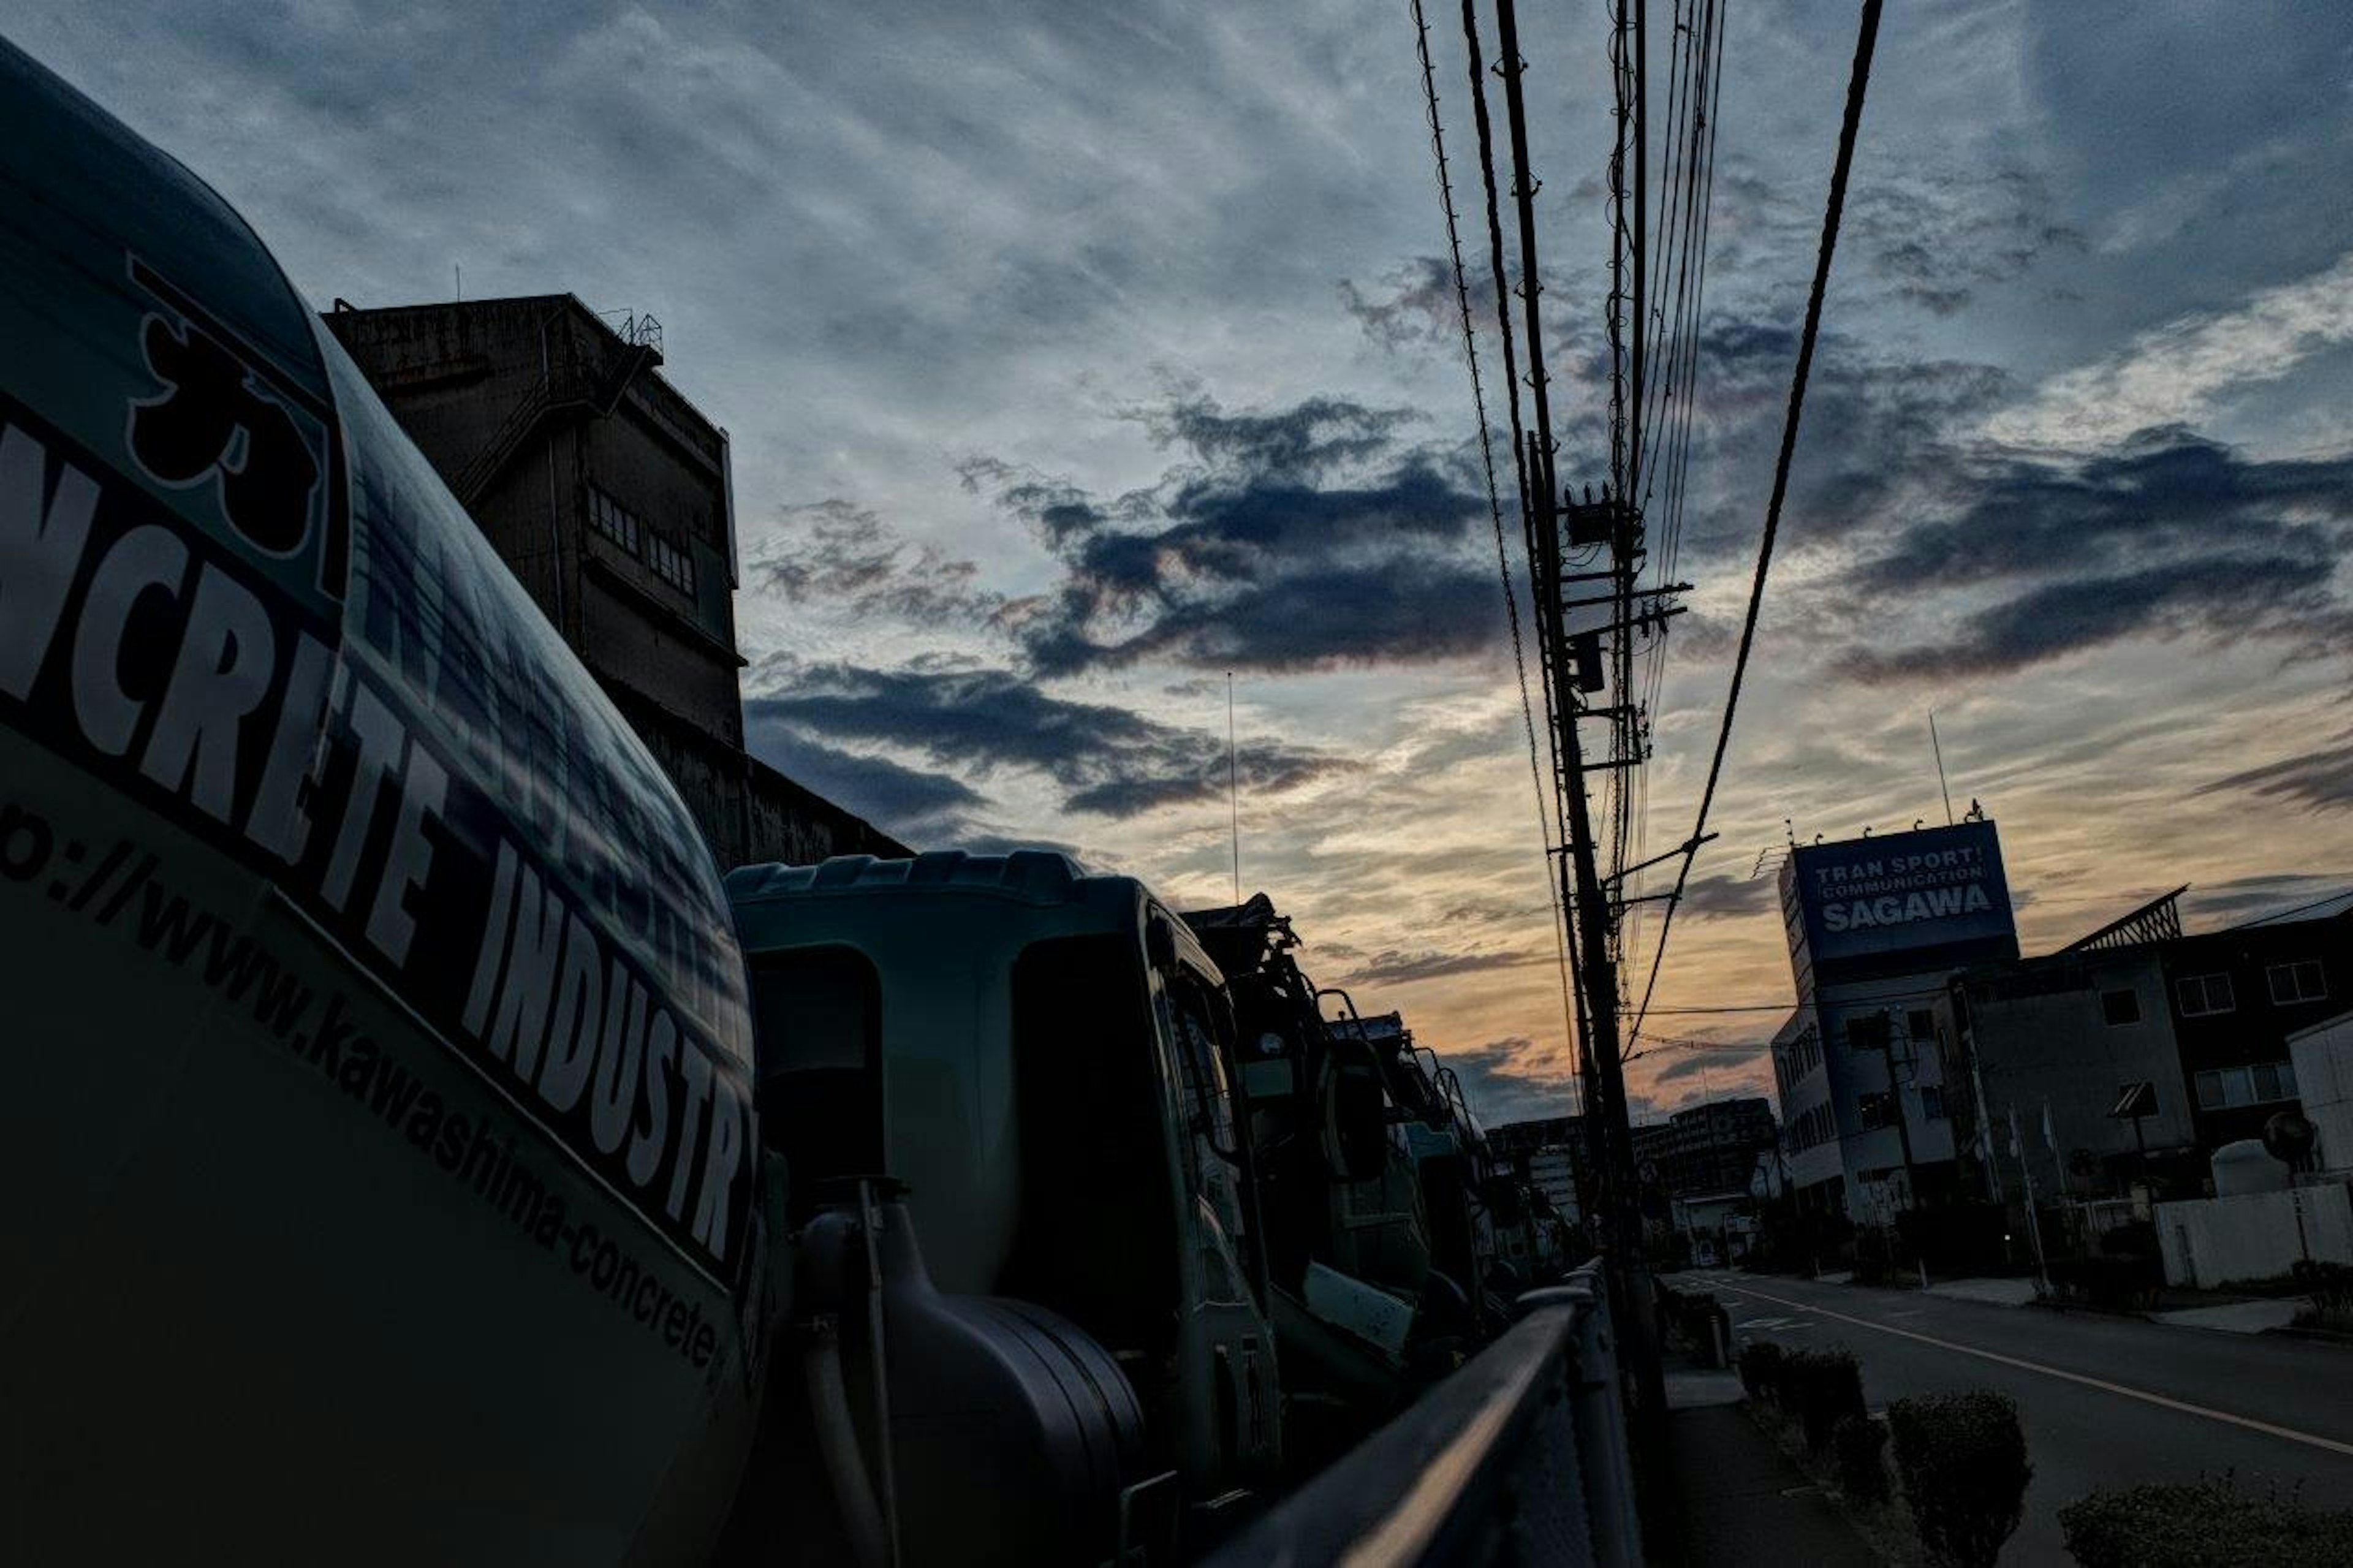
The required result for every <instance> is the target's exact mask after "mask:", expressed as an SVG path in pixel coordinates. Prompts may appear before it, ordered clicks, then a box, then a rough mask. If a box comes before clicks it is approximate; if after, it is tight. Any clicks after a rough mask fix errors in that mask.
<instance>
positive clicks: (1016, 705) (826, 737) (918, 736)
mask: <svg viewBox="0 0 2353 1568" xmlns="http://www.w3.org/2000/svg"><path fill="white" fill-rule="evenodd" d="M744 721H745V722H746V724H747V725H754V726H776V727H781V728H783V729H786V730H788V731H794V732H797V733H799V734H802V735H813V736H818V737H821V738H822V739H823V741H824V742H828V743H831V742H855V743H860V744H865V745H874V746H887V747H890V748H892V749H893V750H896V751H901V752H913V753H914V754H917V755H920V756H923V757H924V758H927V759H928V760H930V761H932V762H934V763H939V764H941V765H943V766H945V767H952V768H955V769H956V770H957V771H958V772H959V773H965V774H967V775H970V774H982V775H985V774H987V773H992V772H994V771H995V770H997V769H998V768H1004V767H1010V768H1018V769H1022V770H1027V771H1030V772H1035V773H1044V774H1046V775H1048V776H1050V778H1052V779H1053V780H1054V781H1055V782H1056V784H1058V785H1059V786H1060V789H1061V791H1062V804H1063V805H1064V806H1065V807H1066V808H1068V809H1070V810H1071V811H1083V812H1092V813H1095V814H1098V815H1101V816H1113V817H1126V816H1136V815H1138V814H1140V813H1143V812H1146V811H1150V810H1152V809H1154V808H1155V807H1157V806H1163V805H1185V804H1189V803H1191V802H1194V801H1199V800H1208V799H1213V798H1218V797H1220V796H1222V795H1224V794H1225V792H1226V752H1225V742H1224V737H1223V736H1219V735H1212V734H1210V733H1208V732H1207V731H1197V730H1184V729H1179V728H1177V727H1176V726H1174V725H1169V724H1163V723H1159V722H1157V721H1154V720H1151V719H1146V718H1145V717H1144V716H1142V715H1141V714H1138V713H1136V712H1134V711H1133V710H1129V709H1125V708H1115V707H1111V706H1108V705H1104V704H1099V703H1090V702H1075V701H1071V700H1067V699H1064V698H1059V697H1054V696H1050V695H1049V694H1048V693H1046V692H1045V691H1043V690H1040V689H1039V688H1038V687H1037V686H1035V685H1033V684H1032V683H1030V682H1029V681H1028V680H1026V679H1022V678H1021V677H1020V676H1018V675H1017V674H1014V673H1013V672H1012V671H1009V670H1003V669H969V668H900V669H889V670H885V669H868V668H860V667H858V666H854V665H848V664H830V665H811V666H804V667H800V668H797V669H796V670H794V671H793V672H792V673H791V674H790V675H789V676H788V677H787V678H786V680H785V682H784V684H783V685H782V686H780V687H779V688H777V689H773V690H770V691H768V692H767V693H765V694H764V695H762V696H758V697H754V698H751V699H749V700H746V701H745V702H744ZM1235 762H1236V765H1237V767H1238V769H1239V773H1240V783H1241V785H1242V787H1243V788H1244V789H1246V790H1248V791H1250V792H1251V793H1252V794H1253V795H1279V794H1281V793H1282V792H1283V791H1285V790H1291V789H1296V788H1298V787H1299V786H1301V785H1302V784H1309V783H1312V782H1314V780H1316V779H1319V778H1324V777H1327V776H1329V775H1332V774H1334V773H1339V772H1341V771H1344V770H1345V769H1346V768H1347V767H1348V766H1350V764H1349V763H1347V762H1345V760H1344V759H1341V758H1336V757H1334V756H1332V755H1330V754H1329V753H1327V752H1318V751H1314V750H1311V749H1309V748H1306V747H1300V746H1291V745H1286V744H1282V743H1281V742H1260V741H1253V742H1247V743H1245V744H1243V745H1241V746H1240V747H1239V748H1238V749H1237V752H1236V754H1235Z"/></svg>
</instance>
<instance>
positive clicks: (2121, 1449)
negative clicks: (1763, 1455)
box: [1677, 1272, 2353, 1563]
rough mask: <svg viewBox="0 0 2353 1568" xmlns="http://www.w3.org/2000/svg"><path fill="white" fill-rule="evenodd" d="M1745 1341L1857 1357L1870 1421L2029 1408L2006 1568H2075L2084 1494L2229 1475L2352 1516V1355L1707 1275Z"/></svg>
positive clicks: (2090, 1317)
mask: <svg viewBox="0 0 2353 1568" xmlns="http://www.w3.org/2000/svg"><path fill="white" fill-rule="evenodd" d="M1677 1284H1678V1286H1679V1288H1683V1289H1694V1288H1696V1289H1708V1290H1712V1291H1714V1292H1715V1295H1716V1297H1717V1299H1718V1300H1721V1301H1723V1302H1724V1304H1725V1309H1726V1310H1728V1311H1729V1312H1730V1313H1731V1315H1732V1321H1733V1325H1734V1329H1735V1332H1736V1336H1737V1337H1738V1338H1739V1339H1740V1340H1742V1341H1744V1342H1745V1341H1748V1340H1753V1339H1769V1340H1776V1341H1778V1342H1781V1343H1783V1344H1786V1345H1790V1346H1802V1347H1806V1348H1810V1349H1815V1350H1820V1349H1827V1348H1829V1347H1831V1346H1835V1345H1843V1346H1845V1347H1846V1348H1847V1349H1849V1350H1851V1351H1852V1352H1854V1353H1855V1355H1856V1357H1857V1358H1858V1359H1859V1360H1860V1361H1861V1362H1862V1386H1863V1395H1864V1397H1865V1398H1866V1399H1867V1400H1868V1401H1869V1402H1870V1404H1871V1406H1872V1408H1873V1410H1878V1409H1880V1408H1883V1406H1885V1405H1887V1403H1888V1402H1889V1401H1891V1400H1895V1399H1901V1398H1904V1397H1905V1396H1906V1395H1907V1394H1942V1393H1948V1392H1952V1391H1956V1390H1960V1389H1969V1388H1989V1389H1993V1390H1996V1391H1998V1392H2000V1393H2002V1394H2009V1395H2010V1397H2011V1398H2012V1399H2015V1400H2016V1401H2017V1402H2018V1414H2019V1419H2020V1421H2021V1423H2022V1424H2023V1425H2024V1426H2025V1428H2026V1448H2027V1458H2028V1459H2029V1460H2030V1461H2031V1463H2032V1465H2033V1466H2034V1479H2033V1481H2032V1482H2031V1484H2030V1485H2029V1487H2028V1489H2027V1494H2026V1517H2025V1518H2024V1520H2023V1521H2021V1523H2020V1525H2019V1529H2018V1533H2017V1534H2016V1535H2015V1536H2013V1537H2011V1538H2010V1548H2009V1550H2008V1551H2006V1552H2003V1554H2002V1561H2003V1563H2067V1562H2069V1561H2070V1559H2069V1558H2068V1556H2067V1552H2066V1548H2065V1547H2064V1545H2063V1543H2062V1540H2061V1536H2060V1532H2059V1510H2061V1509H2062V1508H2063V1507H2065V1506H2066V1505H2067V1504H2068V1503H2070V1502H2073V1500H2076V1499H2077V1498H2080V1497H2082V1496H2083V1495H2084V1493H2086V1492H2089V1491H2094V1490H2096V1489H2102V1488H2107V1487H2116V1486H2129V1485H2134V1484H2137V1483H2139V1482H2144V1481H2175V1480H2179V1481H2189V1480H2196V1479H2199V1478H2200V1476H2215V1475H2220V1474H2221V1472H2223V1471H2226V1470H2228V1471H2233V1472H2235V1473H2236V1477H2237V1479H2238V1481H2239V1483H2240V1484H2241V1485H2242V1487H2252V1488H2253V1489H2255V1490H2256V1491H2257V1492H2259V1493H2260V1492H2262V1491H2263V1490H2264V1489H2266V1488H2268V1487H2270V1486H2271V1485H2273V1484H2274V1483H2276V1484H2277V1485H2278V1486H2279V1487H2280V1488H2281V1489H2282V1490H2283V1491H2285V1490H2287V1489H2294V1488H2299V1487H2300V1488H2301V1496H2302V1498H2303V1500H2304V1501H2306V1502H2307V1503H2311V1504H2315V1505H2318V1506H2322V1507H2336V1508H2342V1507H2346V1506H2348V1505H2353V1349H2348V1348H2346V1347H2342V1346H2337V1345H2328V1344H2315V1343H2312V1342H2307V1341H2300V1340H2293V1339H2288V1338H2284V1337H2283V1336H2279V1335H2266V1334H2230V1333H2221V1332H2219V1331H2213V1330H2207V1329H2191V1328H2179V1327H2171V1326H2167V1325H2163V1324H2158V1323H2150V1322H2144V1321H2137V1320H2134V1319H2128V1318H2114V1317H2107V1316H2103V1315H2095V1314H2091V1313H2079V1312H2057V1311H2052V1310H2045V1309H2042V1308H2036V1307H2002V1306H1993V1305H1988V1304H1984V1303H1980V1302H1976V1301H1959V1300H1951V1299H1949V1298H1946V1297H1938V1296H1930V1295H1924V1294H1923V1293H1921V1292H1920V1291H1917V1290H1882V1289H1864V1288H1861V1287H1857V1286H1852V1285H1826V1284H1819V1283H1816V1282H1814V1281H1811V1280H1805V1279H1783V1278H1780V1277H1778V1276H1751V1275H1745V1274H1727V1273H1717V1272H1702V1273H1694V1274H1687V1275H1683V1276H1681V1277H1679V1279H1678V1280H1677Z"/></svg>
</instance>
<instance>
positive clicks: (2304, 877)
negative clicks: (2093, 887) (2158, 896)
mask: <svg viewBox="0 0 2353 1568" xmlns="http://www.w3.org/2000/svg"><path fill="white" fill-rule="evenodd" d="M2348 890H2353V873H2347V872H2328V871H2280V872H2274V873H2271V874H2269V875H2264V876H2256V877H2232V878H2230V879H2226V880H2223V881H2220V882H2204V883H2200V884H2198V885H2196V886H2194V887H2192V888H2191V889H2189V891H2188V892H2186V893H2184V894H2182V895H2181V902H2182V905H2183V909H2184V913H2185V914H2186V915H2187V916H2188V917H2189V922H2188V923H2189V924H2190V925H2191V926H2192V927H2193V928H2195V927H2199V926H2218V925H2232V924H2236V923H2239V922H2241V921H2251V920H2260V919H2263V918H2264V917H2266V916H2270V915H2280V914H2286V913H2289V912H2291V911H2295V910H2302V909H2304V908H2305V907H2306V906H2307V905H2313V904H2320V903H2325V902H2329V901H2333V900H2336V899H2337V898H2338V897H2339V896H2341V895H2343V894H2345V893H2346V892H2348ZM2153 893H2154V890H2152V896H2153ZM2314 912H2316V913H2318V912H2320V911H2318V910H2315V911H2314Z"/></svg>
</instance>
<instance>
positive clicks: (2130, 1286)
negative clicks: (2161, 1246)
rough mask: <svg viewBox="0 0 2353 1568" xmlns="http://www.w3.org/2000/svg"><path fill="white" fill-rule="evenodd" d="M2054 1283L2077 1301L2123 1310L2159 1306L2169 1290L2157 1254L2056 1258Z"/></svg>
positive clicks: (2053, 1263) (2112, 1309)
mask: <svg viewBox="0 0 2353 1568" xmlns="http://www.w3.org/2000/svg"><path fill="white" fill-rule="evenodd" d="M2051 1282H2052V1284H2053V1285H2054V1286H2056V1287H2058V1289H2060V1290H2061V1291H2062V1292H2063V1293H2064V1294H2066V1295H2067V1296H2069V1297H2072V1298H2073V1299H2075V1300H2081V1301H2084V1302H2086V1303H2088V1304H2090V1305H2092V1306H2094V1307H2102V1308H2105V1309H2107V1310H2111V1311H2123V1310H2126V1309H2128V1308H2132V1307H2145V1306H2149V1305H2152V1304H2154V1303H2155V1301H2156V1300H2157V1296H2158V1291H2160V1290H2162V1289H2164V1288H2165V1265H2164V1263H2163V1262H2162V1261H2161V1260H2160V1259H2159V1258H2158V1257H2157V1255H2156V1254H2154V1253H2149V1254H2147V1255H2139V1254H2126V1255H2122V1256H2118V1255H2112V1254H2103V1255H2100V1256H2098V1257H2094V1258H2054V1259H2053V1260H2052V1263H2051Z"/></svg>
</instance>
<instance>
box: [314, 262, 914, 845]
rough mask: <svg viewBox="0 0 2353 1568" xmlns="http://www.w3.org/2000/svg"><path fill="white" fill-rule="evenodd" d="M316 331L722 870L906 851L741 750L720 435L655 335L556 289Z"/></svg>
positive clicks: (725, 457)
mask: <svg viewBox="0 0 2353 1568" xmlns="http://www.w3.org/2000/svg"><path fill="white" fill-rule="evenodd" d="M325 319H326V324H327V328H328V330H329V331H331V332H332V333H333V334H334V336H335V338H336V340H337V341H338V342H341V343H342V344H343V348H344V349H345V351H346V352H348V353H350V354H351V356H352V359H353V362H354V363H356V364H357V365H358V366H359V368H360V370H361V372H362V374H364V375H366V377H367V378H368V380H369V382H370V383H371V384H373V385H374V386H375V390H376V393H377V395H379V396H381V397H382V398H383V399H384V402H385V406H387V407H388V408H389V409H390V410H391V411H392V414H393V416H394V417H395V418H396V419H397V420H398V421H399V422H400V425H401V427H402V428H403V429H404V430H406V432H407V433H408V436H409V437H410V439H412V440H414V441H415V442H416V443H417V447H418V449H419V450H420V451H422V452H423V453H424V455H425V457H426V458H427V461H429V462H430V463H431V464H432V465H433V467H434V468H435V469H436V470H437V471H438V473H439V474H440V476H441V477H442V479H444V480H445V481H447V482H448V485H449V488H450V489H451V490H452V491H453V492H454V493H455V494H456V495H457V498H458V500H459V501H460V502H461V503H463V505H464V506H465V507H466V509H467V510H468V511H469V512H470V513H471V514H472V516H473V518H474V521H475V522H476V523H477V524H478V525H479V526H480V528H481V530H482V531H483V532H484V533H485V534H486V535H488V536H489V538H490V540H491V543H492V544H493V545H494V546H495V547H496V548H497V550H498V552H499V553H500V555H501V557H502V558H503V559H504V560H505V561H506V563H507V564H508V566H509V567H510V568H511V569H512V571H513V572H514V574H515V575H516V577H517V578H518V579H520V580H521V582H522V585H523V587H524V588H525V589H526V590H528V591H529V593H530V594H531V595H532V597H533V600H534V601H536V602H537V604H538V605H539V607H540V609H541V610H542V611H543V612H544V613H545V615H546V616H547V618H548V619H549V621H550V622H552V623H553V624H554V626H555V628H556V630H557V631H558V632H559V633H561V634H562V636H563V637H564V639H565V642H566V643H568V644H570V645H571V647H572V648H573V651H574V652H575V653H576V654H578V655H579V656H580V659H581V662H582V663H584V664H586V666H587V668H588V669H589V672H590V673H591V674H593V675H594V676H595V677H596V680H597V682H598V683H599V684H600V685H601V686H603V687H604V689H605V690H606V691H607V694H608V695H610V697H611V698H612V700H613V701H614V703H615V705H616V706H617V707H618V708H619V709H620V710H621V712H622V713H623V715H624V716H626V717H627V718H628V721H629V722H630V724H631V726H632V727H633V728H635V729H636V731H638V736H639V738H640V739H642V740H643V741H644V742H645V743H646V747H647V749H648V750H649V751H650V752H652V753H653V755H654V758H655V760H656V761H657V762H659V763H660V764H661V765H662V767H663V768H664V770H665V771H667V772H668V773H670V777H671V779H672V781H673V782H675V783H676V784H677V785H678V788H679V792H680V794H681V795H683V796H684V797H685V800H686V803H687V805H688V808H689V809H690V810H691V811H692V812H693V814H694V816H695V820H696V822H697V823H698V824H699V825H700V826H702V832H703V836H704V837H705V838H706V839H708V840H709V842H710V844H711V847H712V854H713V855H714V856H715V857H716V858H717V859H718V861H719V863H720V865H721V866H722V867H723V868H727V867H733V866H737V865H742V864H744V863H746V862H754V861H764V860H783V861H788V862H794V863H804V864H805V863H807V862H809V861H813V860H821V859H823V858H826V857H827V856H828V855H839V854H851V853H866V854H876V855H886V856H888V855H904V854H906V853H908V850H907V848H906V847H905V846H903V845H901V844H899V843H898V842H897V841H896V840H894V839H892V838H891V837H889V836H888V835H886V834H883V833H881V832H880V831H879V830H877V829H876V828H875V827H873V826H871V824H869V823H867V822H865V821H863V820H861V819H860V818H859V817H857V816H853V815H851V814H850V813H849V812H847V811H844V810H843V809H841V808H840V807H839V806H837V805H833V804H831V803H830V802H828V801H826V800H824V799H821V798H820V797H818V795H815V794H813V793H811V792H810V791H808V790H806V789H804V788H802V787H801V786H799V785H798V784H794V783H793V782H792V781H791V780H789V779H787V778H786V777H784V776H783V775H782V774H780V773H777V772H776V770H775V769H773V768H771V767H769V766H767V765H766V764H765V763H761V762H760V761H759V760H758V759H756V758H754V757H752V756H750V755H749V754H747V753H746V752H744V707H743V698H742V693H741V689H740V688H739V687H738V685H737V673H738V671H740V670H741V669H742V668H744V658H743V657H742V656H741V655H740V654H738V653H737V652H736V648H735V612H734V590H735V587H736V584H737V579H738V557H737V549H736V536H735V510H734V496H733V481H732V478H731V469H730V460H729V452H728V445H727V434H726V432H725V431H723V430H722V429H721V428H719V427H718V426H716V425H714V424H712V422H711V421H710V420H709V419H707V418H705V417H704V416H702V413H701V412H700V411H699V410H698V409H696V408H695V406H694V405H692V404H691V403H690V402H688V401H687V399H686V398H685V397H684V396H682V395H681V394H680V393H679V392H678V390H677V389H676V388H675V387H673V386H671V385H670V383H669V382H668V381H666V380H664V379H663V377H662V376H661V374H660V365H661V363H662V339H661V329H660V327H659V323H657V322H655V321H652V320H650V319H649V318H644V317H637V316H629V317H624V318H622V319H621V320H619V321H617V322H615V321H610V320H608V319H607V317H606V316H601V315H599V314H598V313H596V311H593V310H589V309H588V308H587V307H586V305H584V304H582V303H581V302H580V300H577V299H575V298H574V297H573V296H571V295H569V294H548V295H535V296H531V297H527V298H522V299H505V300H466V301H464V302H462V303H459V302H451V303H447V304H434V305H404V306H396V307H393V308H390V309H385V310H354V309H353V308H352V307H350V306H349V305H347V304H345V303H344V302H343V300H337V301H335V308H334V310H332V311H330V312H329V313H328V315H327V316H326V318H325Z"/></svg>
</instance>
